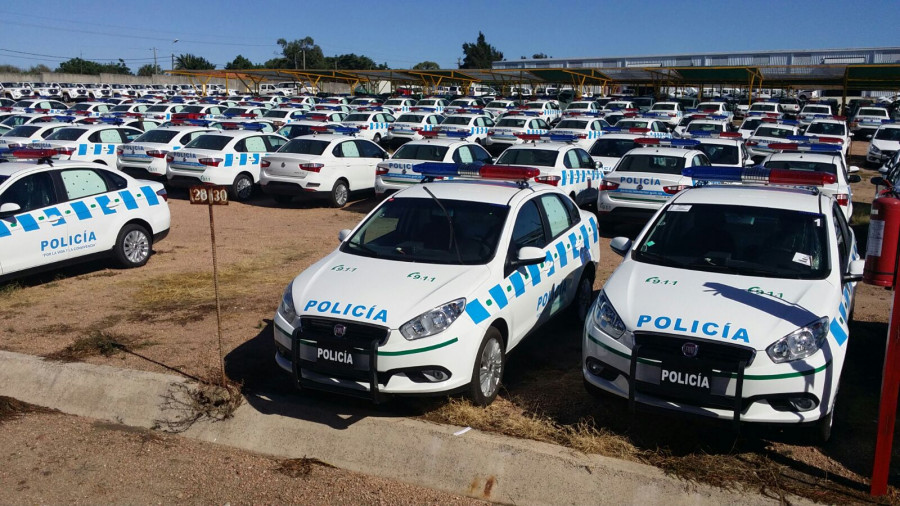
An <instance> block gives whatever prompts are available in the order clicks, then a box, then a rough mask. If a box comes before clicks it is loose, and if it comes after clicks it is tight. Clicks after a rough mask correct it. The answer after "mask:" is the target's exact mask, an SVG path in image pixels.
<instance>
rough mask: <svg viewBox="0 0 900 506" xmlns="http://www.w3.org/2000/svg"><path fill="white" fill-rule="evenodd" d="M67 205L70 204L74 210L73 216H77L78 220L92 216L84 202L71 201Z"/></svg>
mask: <svg viewBox="0 0 900 506" xmlns="http://www.w3.org/2000/svg"><path fill="white" fill-rule="evenodd" d="M69 205H71V206H72V210H73V211H75V216H78V219H79V220H82V221H83V220H89V219H91V218H92V216H91V211H90V210H88V207H87V205H85V203H84V202H72V203H71V204H69Z"/></svg>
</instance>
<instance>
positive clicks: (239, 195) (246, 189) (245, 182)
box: [231, 174, 253, 201]
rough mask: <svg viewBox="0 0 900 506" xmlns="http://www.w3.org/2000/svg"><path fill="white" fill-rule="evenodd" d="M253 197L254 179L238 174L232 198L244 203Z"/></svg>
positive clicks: (232, 186)
mask: <svg viewBox="0 0 900 506" xmlns="http://www.w3.org/2000/svg"><path fill="white" fill-rule="evenodd" d="M251 195H253V179H251V178H250V176H249V175H247V174H238V175H237V177H236V178H234V183H232V184H231V198H232V199H233V200H237V201H244V200H247V199H249V198H250V196H251Z"/></svg>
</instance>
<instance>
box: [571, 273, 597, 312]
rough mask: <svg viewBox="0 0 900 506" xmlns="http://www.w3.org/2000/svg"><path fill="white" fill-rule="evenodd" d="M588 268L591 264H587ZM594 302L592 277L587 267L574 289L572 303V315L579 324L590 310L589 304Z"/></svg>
mask: <svg viewBox="0 0 900 506" xmlns="http://www.w3.org/2000/svg"><path fill="white" fill-rule="evenodd" d="M587 265H588V266H593V264H591V263H588V264H587ZM592 302H594V277H593V276H591V272H590V271H589V270H588V268H587V267H585V269H584V273H582V274H581V279H580V280H578V286H577V287H576V288H575V299H574V300H573V301H572V306H571V307H572V315H573V316H574V317H575V318H578V321H579V322H583V321H584V320H585V319H586V318H587V316H588V312H589V311H590V310H591V303H592Z"/></svg>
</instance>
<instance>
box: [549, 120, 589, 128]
mask: <svg viewBox="0 0 900 506" xmlns="http://www.w3.org/2000/svg"><path fill="white" fill-rule="evenodd" d="M587 124H588V122H587V121H582V120H577V119H564V120H562V121H560V122H559V123H557V124H556V128H574V129H576V130H583V129H585V128H587Z"/></svg>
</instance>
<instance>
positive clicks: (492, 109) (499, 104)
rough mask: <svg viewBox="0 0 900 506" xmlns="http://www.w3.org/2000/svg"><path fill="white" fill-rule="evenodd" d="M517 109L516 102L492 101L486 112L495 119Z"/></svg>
mask: <svg viewBox="0 0 900 506" xmlns="http://www.w3.org/2000/svg"><path fill="white" fill-rule="evenodd" d="M515 108H516V101H515V100H503V99H499V100H491V101H490V102H488V103H487V105H485V106H484V109H483V110H484V112H486V113H488V114H490V115H491V116H493V117H494V118H498V117H500V116H503V115H504V114H506V113H508V112H510V111H512V110H513V109H515Z"/></svg>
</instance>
